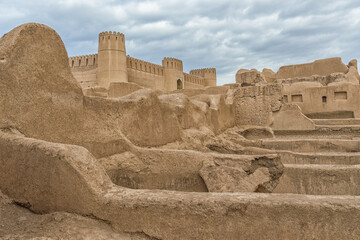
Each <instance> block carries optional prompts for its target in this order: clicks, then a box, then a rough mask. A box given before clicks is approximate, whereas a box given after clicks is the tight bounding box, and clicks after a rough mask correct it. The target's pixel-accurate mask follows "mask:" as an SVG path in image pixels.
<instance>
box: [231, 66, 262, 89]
mask: <svg viewBox="0 0 360 240" xmlns="http://www.w3.org/2000/svg"><path fill="white" fill-rule="evenodd" d="M236 83H239V84H240V85H241V86H242V87H247V86H255V85H262V84H266V83H267V82H266V79H265V76H263V74H262V73H260V72H259V71H257V70H256V69H252V70H246V69H240V70H239V71H238V72H237V73H236Z"/></svg>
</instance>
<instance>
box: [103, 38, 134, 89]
mask: <svg viewBox="0 0 360 240" xmlns="http://www.w3.org/2000/svg"><path fill="white" fill-rule="evenodd" d="M97 79H98V84H99V86H102V87H105V88H109V85H110V83H111V82H128V76H127V66H126V49H125V37H124V34H121V33H117V32H111V31H110V32H102V33H100V34H99V50H98V68H97Z"/></svg>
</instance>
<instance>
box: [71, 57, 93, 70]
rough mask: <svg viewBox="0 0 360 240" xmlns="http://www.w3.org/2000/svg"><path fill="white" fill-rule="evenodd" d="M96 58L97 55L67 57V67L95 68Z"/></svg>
mask: <svg viewBox="0 0 360 240" xmlns="http://www.w3.org/2000/svg"><path fill="white" fill-rule="evenodd" d="M97 58H98V55H97V54H89V55H81V56H74V57H69V66H70V68H79V67H96V66H97Z"/></svg>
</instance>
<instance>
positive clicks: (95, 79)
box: [69, 32, 216, 92]
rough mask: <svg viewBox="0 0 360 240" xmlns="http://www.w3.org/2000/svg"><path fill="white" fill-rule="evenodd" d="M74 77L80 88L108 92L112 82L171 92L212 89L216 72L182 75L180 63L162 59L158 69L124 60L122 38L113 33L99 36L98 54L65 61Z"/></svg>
mask: <svg viewBox="0 0 360 240" xmlns="http://www.w3.org/2000/svg"><path fill="white" fill-rule="evenodd" d="M69 66H70V68H71V71H72V73H73V75H74V77H75V78H76V79H77V80H78V82H79V83H80V85H81V86H82V87H83V88H93V87H97V86H98V87H104V88H109V86H110V83H112V82H130V83H136V84H138V85H140V86H142V87H145V88H152V89H156V90H162V91H166V92H169V91H173V90H176V89H183V88H189V89H194V88H204V87H206V86H216V69H215V68H204V69H196V70H191V71H190V73H189V74H187V73H184V72H183V62H182V61H181V60H179V59H176V58H167V57H166V58H164V59H163V60H162V65H158V64H154V63H151V62H147V61H143V60H140V59H137V58H133V57H130V56H126V48H125V36H124V34H121V33H117V32H103V33H100V34H99V49H98V54H93V55H84V56H76V57H70V58H69Z"/></svg>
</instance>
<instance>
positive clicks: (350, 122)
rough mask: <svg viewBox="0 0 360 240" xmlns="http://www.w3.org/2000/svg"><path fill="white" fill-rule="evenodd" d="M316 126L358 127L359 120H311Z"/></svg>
mask: <svg viewBox="0 0 360 240" xmlns="http://www.w3.org/2000/svg"><path fill="white" fill-rule="evenodd" d="M312 120H313V121H314V123H315V124H316V125H360V118H343V119H312Z"/></svg>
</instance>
